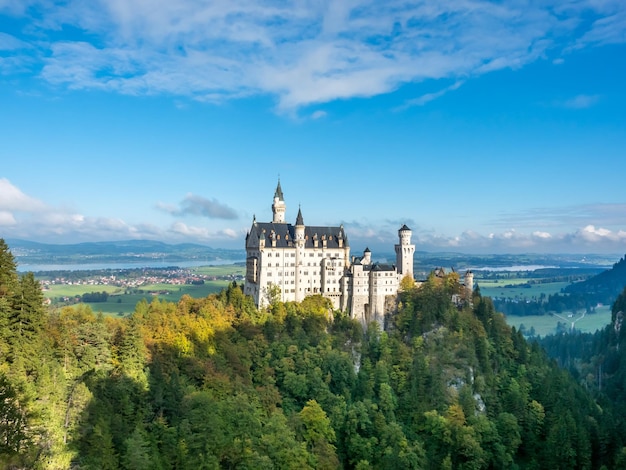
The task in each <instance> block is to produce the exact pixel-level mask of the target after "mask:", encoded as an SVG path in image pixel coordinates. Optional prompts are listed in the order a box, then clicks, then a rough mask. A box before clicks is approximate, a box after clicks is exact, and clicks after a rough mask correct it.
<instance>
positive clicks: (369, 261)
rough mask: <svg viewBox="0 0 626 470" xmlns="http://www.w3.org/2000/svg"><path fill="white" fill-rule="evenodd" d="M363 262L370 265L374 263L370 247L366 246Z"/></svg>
mask: <svg viewBox="0 0 626 470" xmlns="http://www.w3.org/2000/svg"><path fill="white" fill-rule="evenodd" d="M361 264H365V265H370V264H372V252H371V251H370V249H369V248H365V251H364V252H363V259H362V260H361Z"/></svg>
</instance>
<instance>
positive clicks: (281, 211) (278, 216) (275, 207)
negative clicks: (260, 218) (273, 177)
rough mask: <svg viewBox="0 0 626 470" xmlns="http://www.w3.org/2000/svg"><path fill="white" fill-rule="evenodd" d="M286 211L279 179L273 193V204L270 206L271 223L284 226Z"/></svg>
mask: <svg viewBox="0 0 626 470" xmlns="http://www.w3.org/2000/svg"><path fill="white" fill-rule="evenodd" d="M286 210H287V206H286V204H285V199H284V197H283V189H282V188H281V187H280V179H279V180H278V185H277V186H276V191H275V192H274V203H273V204H272V213H273V214H274V219H273V220H272V222H274V223H275V224H284V223H285V211H286Z"/></svg>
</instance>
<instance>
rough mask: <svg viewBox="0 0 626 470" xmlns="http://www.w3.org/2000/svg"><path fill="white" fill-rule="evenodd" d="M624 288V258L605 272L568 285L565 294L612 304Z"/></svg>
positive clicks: (625, 276)
mask: <svg viewBox="0 0 626 470" xmlns="http://www.w3.org/2000/svg"><path fill="white" fill-rule="evenodd" d="M624 286H626V257H624V258H622V259H620V260H619V261H618V262H617V263H615V264H614V265H613V267H612V268H611V269H609V270H607V271H603V272H601V273H600V274H598V275H596V276H594V277H591V278H589V279H586V280H584V281H581V282H576V283H573V284H570V285H569V286H567V287H566V288H565V289H564V292H565V293H566V294H577V295H584V296H585V297H587V298H589V299H593V300H594V301H597V302H601V303H605V304H612V303H613V302H614V301H615V299H616V298H617V296H618V295H619V294H620V293H621V292H622V290H623V289H624Z"/></svg>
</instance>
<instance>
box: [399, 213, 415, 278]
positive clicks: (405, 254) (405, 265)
mask: <svg viewBox="0 0 626 470" xmlns="http://www.w3.org/2000/svg"><path fill="white" fill-rule="evenodd" d="M412 234H413V232H412V231H411V229H410V228H409V227H407V226H406V225H403V226H402V227H401V228H400V230H398V239H399V244H397V245H395V249H396V266H397V267H398V274H399V275H400V276H401V277H405V276H411V278H412V277H413V255H414V254H415V245H411V235H412Z"/></svg>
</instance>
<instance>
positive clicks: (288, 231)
mask: <svg viewBox="0 0 626 470" xmlns="http://www.w3.org/2000/svg"><path fill="white" fill-rule="evenodd" d="M250 232H251V233H252V232H254V234H255V235H256V238H257V239H261V238H262V237H264V238H265V243H266V246H271V243H272V239H274V240H275V241H276V247H277V248H287V247H293V246H294V244H293V242H294V240H295V235H296V228H295V226H294V225H291V224H285V223H274V222H256V223H254V224H252V228H251V229H250ZM340 238H343V247H344V248H345V247H347V246H349V245H348V238H347V237H346V235H345V233H344V231H343V226H340V227H323V226H319V227H316V226H306V227H305V228H304V239H305V247H306V248H313V247H314V245H313V242H314V240H316V239H317V241H318V242H319V243H318V247H322V245H323V243H322V242H323V240H326V247H327V248H339V239H340Z"/></svg>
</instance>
